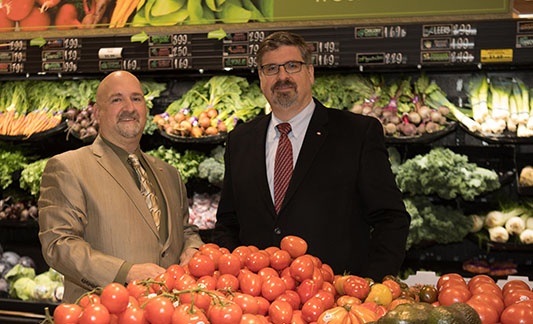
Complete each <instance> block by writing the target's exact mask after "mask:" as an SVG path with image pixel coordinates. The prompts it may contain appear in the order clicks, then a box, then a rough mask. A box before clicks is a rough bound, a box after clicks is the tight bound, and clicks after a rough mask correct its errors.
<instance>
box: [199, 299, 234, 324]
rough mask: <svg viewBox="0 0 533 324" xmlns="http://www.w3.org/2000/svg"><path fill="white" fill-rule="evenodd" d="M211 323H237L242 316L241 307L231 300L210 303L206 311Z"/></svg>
mask: <svg viewBox="0 0 533 324" xmlns="http://www.w3.org/2000/svg"><path fill="white" fill-rule="evenodd" d="M207 317H208V319H209V321H210V322H211V324H239V322H240V321H241V318H242V309H241V308H240V307H239V305H237V304H235V303H234V302H232V301H229V300H228V301H224V302H223V303H222V304H221V303H216V304H214V305H213V304H212V305H211V307H209V310H208V311H207Z"/></svg>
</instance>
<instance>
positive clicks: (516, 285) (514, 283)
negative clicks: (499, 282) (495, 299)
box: [502, 279, 531, 296]
mask: <svg viewBox="0 0 533 324" xmlns="http://www.w3.org/2000/svg"><path fill="white" fill-rule="evenodd" d="M514 290H531V288H529V285H528V284H527V283H526V282H525V281H522V280H518V279H514V280H509V281H507V282H506V283H505V284H504V285H503V287H502V294H503V295H504V296H505V295H507V294H508V293H509V292H511V291H514Z"/></svg>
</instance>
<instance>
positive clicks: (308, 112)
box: [270, 99, 315, 138]
mask: <svg viewBox="0 0 533 324" xmlns="http://www.w3.org/2000/svg"><path fill="white" fill-rule="evenodd" d="M314 110H315V101H314V100H313V99H311V102H310V103H309V104H308V105H307V106H305V108H304V109H302V111H300V112H299V113H298V115H296V116H294V117H293V118H291V119H289V120H288V121H287V123H289V124H291V128H292V131H291V134H292V135H293V136H294V137H295V138H300V137H303V136H304V135H305V131H306V130H307V125H309V121H310V120H311V116H312V115H313V112H314ZM283 122H284V121H282V120H280V119H279V118H277V117H276V116H275V115H274V114H272V119H271V120H270V127H271V128H274V136H275V137H276V136H278V131H277V129H276V125H277V124H279V123H283Z"/></svg>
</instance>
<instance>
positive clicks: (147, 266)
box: [126, 263, 165, 282]
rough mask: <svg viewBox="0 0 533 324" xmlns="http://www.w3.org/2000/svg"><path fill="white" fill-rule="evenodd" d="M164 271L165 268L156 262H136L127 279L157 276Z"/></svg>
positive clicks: (128, 280)
mask: <svg viewBox="0 0 533 324" xmlns="http://www.w3.org/2000/svg"><path fill="white" fill-rule="evenodd" d="M163 272H165V268H162V267H160V266H158V265H157V264H155V263H140V264H134V265H133V266H132V267H131V269H130V271H129V272H128V275H127V276H126V281H127V282H131V281H132V280H135V279H137V280H145V279H148V278H155V277H157V276H158V275H160V274H162V273H163Z"/></svg>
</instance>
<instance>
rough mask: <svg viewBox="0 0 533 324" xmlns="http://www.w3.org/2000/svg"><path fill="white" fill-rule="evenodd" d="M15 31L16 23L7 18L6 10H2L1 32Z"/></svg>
mask: <svg viewBox="0 0 533 324" xmlns="http://www.w3.org/2000/svg"><path fill="white" fill-rule="evenodd" d="M14 29H15V22H14V21H13V20H11V19H9V18H7V15H6V10H5V8H0V32H10V31H13V30H14Z"/></svg>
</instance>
